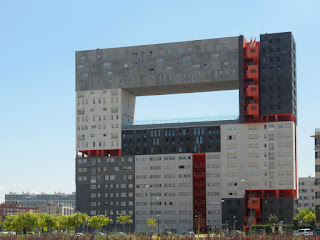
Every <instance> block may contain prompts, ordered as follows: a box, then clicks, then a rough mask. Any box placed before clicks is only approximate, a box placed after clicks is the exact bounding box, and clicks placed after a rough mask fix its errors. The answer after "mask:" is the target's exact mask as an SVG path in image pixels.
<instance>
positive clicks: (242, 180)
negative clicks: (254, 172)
mask: <svg viewBox="0 0 320 240" xmlns="http://www.w3.org/2000/svg"><path fill="white" fill-rule="evenodd" d="M241 182H244V183H246V184H247V186H248V188H249V201H251V189H250V185H249V184H248V183H247V182H246V180H244V179H241ZM249 201H248V203H249ZM249 206H250V207H249V213H250V215H249V219H250V218H251V203H250V204H249Z"/></svg>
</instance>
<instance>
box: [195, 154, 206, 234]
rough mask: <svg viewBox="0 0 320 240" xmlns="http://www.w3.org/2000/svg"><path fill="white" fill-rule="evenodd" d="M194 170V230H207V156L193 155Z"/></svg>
mask: <svg viewBox="0 0 320 240" xmlns="http://www.w3.org/2000/svg"><path fill="white" fill-rule="evenodd" d="M192 169H193V229H194V231H196V232H198V231H201V232H202V231H205V230H206V224H207V219H206V212H207V209H206V154H205V153H194V154H192Z"/></svg>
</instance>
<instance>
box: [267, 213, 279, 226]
mask: <svg viewBox="0 0 320 240" xmlns="http://www.w3.org/2000/svg"><path fill="white" fill-rule="evenodd" d="M278 222H279V219H278V217H277V216H276V215H272V214H270V216H269V217H268V223H270V224H271V225H273V224H278Z"/></svg>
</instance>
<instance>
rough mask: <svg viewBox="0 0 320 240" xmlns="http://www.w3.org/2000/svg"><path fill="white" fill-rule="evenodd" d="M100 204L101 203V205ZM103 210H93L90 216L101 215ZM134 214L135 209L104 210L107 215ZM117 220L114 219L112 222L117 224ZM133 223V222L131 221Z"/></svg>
mask: <svg viewBox="0 0 320 240" xmlns="http://www.w3.org/2000/svg"><path fill="white" fill-rule="evenodd" d="M99 206H100V205H99ZM100 213H101V212H100V211H97V210H91V211H90V216H95V215H97V214H98V215H99V214H100ZM120 214H121V215H130V216H132V215H133V210H109V211H108V210H105V211H104V215H106V216H119V215H120ZM116 223H117V222H116V221H112V222H111V223H110V224H116ZM129 224H132V223H129Z"/></svg>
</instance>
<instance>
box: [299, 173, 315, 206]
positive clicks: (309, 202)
mask: <svg viewBox="0 0 320 240" xmlns="http://www.w3.org/2000/svg"><path fill="white" fill-rule="evenodd" d="M314 188H315V178H314V177H310V176H309V177H301V178H299V201H298V208H299V209H303V208H311V209H312V210H315V193H314Z"/></svg>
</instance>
